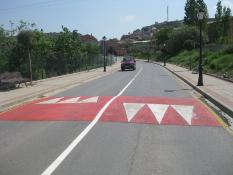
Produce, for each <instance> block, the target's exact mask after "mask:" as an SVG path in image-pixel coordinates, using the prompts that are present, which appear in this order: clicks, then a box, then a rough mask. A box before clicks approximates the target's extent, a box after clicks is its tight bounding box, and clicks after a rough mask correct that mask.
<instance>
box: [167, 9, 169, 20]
mask: <svg viewBox="0 0 233 175" xmlns="http://www.w3.org/2000/svg"><path fill="white" fill-rule="evenodd" d="M168 21H169V6H167V22H168Z"/></svg>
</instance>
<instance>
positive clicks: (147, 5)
mask: <svg viewBox="0 0 233 175" xmlns="http://www.w3.org/2000/svg"><path fill="white" fill-rule="evenodd" d="M185 1H186V0H33V1H32V0H0V4H1V6H0V24H4V27H5V28H9V26H10V25H9V20H12V21H13V22H15V23H17V22H18V21H19V20H20V19H22V20H24V21H27V22H35V23H36V24H37V27H38V28H43V29H44V31H45V32H53V31H54V32H58V31H60V30H61V25H64V26H66V27H68V28H69V29H70V30H73V29H77V30H78V31H79V32H80V33H82V34H87V33H88V34H90V33H92V34H93V35H94V36H96V37H97V38H98V39H101V38H102V36H104V35H106V36H107V37H108V38H114V37H117V38H120V37H121V36H122V35H123V34H127V33H128V32H132V31H133V30H136V29H138V28H141V27H143V26H146V25H151V24H153V23H154V22H155V21H158V22H162V21H165V20H166V6H167V5H168V6H169V11H170V15H169V16H170V17H169V19H170V20H176V19H183V17H184V4H185ZM205 2H206V3H207V6H208V10H209V14H210V17H213V16H214V13H215V6H216V3H217V0H205ZM222 2H223V4H224V5H226V6H229V7H230V8H231V9H232V10H233V0H223V1H222Z"/></svg>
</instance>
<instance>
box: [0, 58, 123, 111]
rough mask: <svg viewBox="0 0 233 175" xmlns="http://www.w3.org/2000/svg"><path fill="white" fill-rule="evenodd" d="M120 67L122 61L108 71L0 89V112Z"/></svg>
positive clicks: (54, 78)
mask: <svg viewBox="0 0 233 175" xmlns="http://www.w3.org/2000/svg"><path fill="white" fill-rule="evenodd" d="M119 69H120V63H119V62H117V63H116V64H114V65H112V66H108V67H107V72H103V68H102V67H101V68H97V69H92V70H90V71H83V72H78V73H73V74H67V75H62V76H58V77H52V78H47V79H43V80H38V81H33V85H32V86H28V87H21V88H18V89H14V90H9V91H0V112H1V111H4V110H6V109H7V108H9V107H11V106H13V105H17V104H19V103H22V102H25V101H27V100H31V99H34V98H39V97H42V96H44V95H48V94H49V95H52V94H55V93H58V92H59V91H63V90H65V89H67V88H71V87H73V86H76V85H79V84H82V83H85V82H88V81H91V80H94V79H97V78H100V77H103V76H106V75H108V74H111V73H112V72H115V71H117V70H119Z"/></svg>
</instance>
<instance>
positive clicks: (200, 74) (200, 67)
mask: <svg viewBox="0 0 233 175" xmlns="http://www.w3.org/2000/svg"><path fill="white" fill-rule="evenodd" d="M204 15H205V12H204V11H202V10H200V11H199V12H198V13H197V17H198V20H199V25H200V58H199V66H198V69H199V71H198V72H199V76H198V83H197V86H203V72H202V71H203V67H202V21H203V19H204Z"/></svg>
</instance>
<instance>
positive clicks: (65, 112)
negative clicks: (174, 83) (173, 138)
mask: <svg viewBox="0 0 233 175" xmlns="http://www.w3.org/2000/svg"><path fill="white" fill-rule="evenodd" d="M109 99H111V97H60V98H56V97H52V98H47V99H42V100H39V101H34V102H32V103H31V104H28V105H25V106H22V107H19V108H16V109H14V110H12V111H8V112H6V113H3V114H0V120H10V121H69V120H75V121H92V120H93V118H94V117H95V116H96V114H97V113H98V112H99V110H100V109H101V108H102V107H103V106H104V105H105V103H106V102H107V101H108V100H109ZM100 121H103V122H132V123H145V124H161V125H202V126H220V124H219V122H218V121H217V120H216V118H215V117H214V116H213V115H212V114H211V113H210V112H209V111H208V109H207V108H206V107H205V106H204V105H203V104H201V103H200V102H199V101H197V100H196V99H193V98H167V97H125V96H120V97H118V98H117V99H116V100H115V101H114V102H113V103H112V104H111V105H110V106H109V108H108V109H107V110H106V111H105V112H104V113H103V115H102V117H101V118H100Z"/></svg>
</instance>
